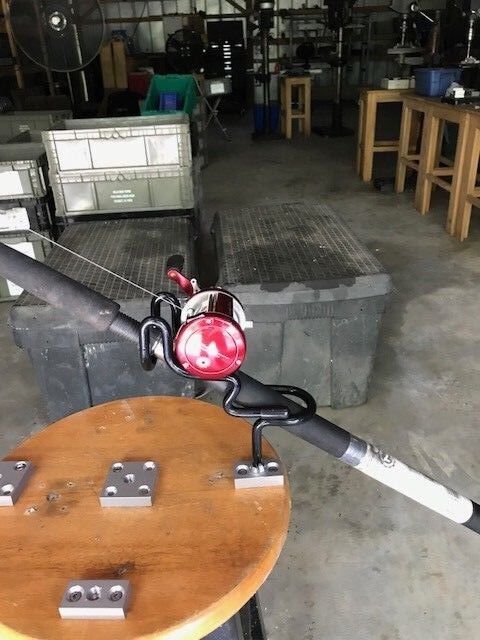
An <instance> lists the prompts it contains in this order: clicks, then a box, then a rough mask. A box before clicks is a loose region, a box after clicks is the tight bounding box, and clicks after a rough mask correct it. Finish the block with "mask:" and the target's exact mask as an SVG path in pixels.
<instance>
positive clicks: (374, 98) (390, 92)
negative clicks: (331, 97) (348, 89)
mask: <svg viewBox="0 0 480 640" xmlns="http://www.w3.org/2000/svg"><path fill="white" fill-rule="evenodd" d="M411 93H413V89H362V90H361V91H360V98H359V101H358V104H359V114H358V136H357V162H356V166H357V173H358V175H359V176H360V177H361V178H362V180H363V181H364V182H370V181H371V179H372V171H373V154H374V153H386V152H389V151H390V152H391V151H397V150H398V146H399V141H398V140H375V128H376V123H377V105H378V104H383V103H386V102H403V100H404V98H405V97H406V96H408V95H410V94H411Z"/></svg>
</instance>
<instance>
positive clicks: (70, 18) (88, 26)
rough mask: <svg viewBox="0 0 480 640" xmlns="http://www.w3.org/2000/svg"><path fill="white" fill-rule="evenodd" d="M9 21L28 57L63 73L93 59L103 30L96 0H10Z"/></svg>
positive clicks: (101, 38) (102, 20) (85, 64)
mask: <svg viewBox="0 0 480 640" xmlns="http://www.w3.org/2000/svg"><path fill="white" fill-rule="evenodd" d="M10 22H11V26H12V32H13V36H14V38H15V40H16V42H17V44H18V46H19V47H20V49H21V50H22V51H23V53H24V54H25V55H26V56H27V57H28V58H30V59H31V60H33V62H35V63H36V64H38V65H40V66H41V67H44V68H46V69H47V70H50V71H60V72H66V73H69V72H71V71H78V70H80V69H83V68H84V67H86V66H87V65H88V64H89V63H90V62H92V60H93V59H94V58H95V57H96V56H97V54H98V52H99V50H100V47H101V44H102V41H103V36H104V30H105V21H104V18H103V12H102V10H101V8H100V5H99V3H98V1H97V0H11V3H10Z"/></svg>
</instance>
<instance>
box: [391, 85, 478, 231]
mask: <svg viewBox="0 0 480 640" xmlns="http://www.w3.org/2000/svg"><path fill="white" fill-rule="evenodd" d="M413 111H421V112H423V113H424V125H423V134H422V144H421V149H420V154H418V155H409V154H408V152H405V149H406V147H407V145H408V138H409V127H410V126H411V114H412V112H413ZM469 118H470V112H469V110H468V109H465V108H462V107H456V106H454V105H449V104H445V103H442V102H439V101H438V100H434V99H432V98H422V97H420V96H416V97H415V98H408V99H406V100H405V101H404V105H403V115H402V127H401V133H400V150H399V157H398V163H397V177H396V190H397V193H400V192H401V191H403V189H404V184H405V168H406V167H407V166H408V167H410V168H412V169H414V170H415V171H417V172H418V176H417V186H416V190H415V207H416V208H417V210H418V211H419V212H420V213H421V214H422V215H424V214H426V213H427V212H428V211H429V210H430V200H431V194H432V187H433V185H436V186H439V187H440V188H442V189H445V190H446V191H448V192H449V193H450V197H449V205H448V215H447V224H446V228H447V231H448V232H449V233H451V234H453V233H454V230H455V224H456V216H457V209H458V202H459V197H460V184H461V177H462V175H461V174H462V171H463V167H464V156H465V151H466V145H467V140H468V124H469ZM445 122H454V123H457V124H458V138H457V147H456V150H455V159H454V161H453V162H452V161H451V160H450V159H449V158H445V157H444V156H442V155H441V148H442V139H443V128H444V125H445ZM447 177H449V178H451V181H450V182H449V181H448V180H445V178H447Z"/></svg>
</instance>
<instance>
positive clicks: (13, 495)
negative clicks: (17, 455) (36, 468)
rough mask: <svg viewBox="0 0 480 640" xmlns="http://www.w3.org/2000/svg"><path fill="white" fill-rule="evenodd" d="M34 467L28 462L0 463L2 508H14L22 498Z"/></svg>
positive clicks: (6, 461)
mask: <svg viewBox="0 0 480 640" xmlns="http://www.w3.org/2000/svg"><path fill="white" fill-rule="evenodd" d="M32 472H33V465H32V463H31V462H27V461H26V460H2V461H1V462H0V507H12V506H13V505H14V504H15V502H16V501H17V500H18V498H19V497H20V494H21V493H22V491H23V489H24V488H25V485H26V483H27V480H28V478H29V477H30V476H31V474H32Z"/></svg>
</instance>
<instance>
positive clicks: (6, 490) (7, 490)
mask: <svg viewBox="0 0 480 640" xmlns="http://www.w3.org/2000/svg"><path fill="white" fill-rule="evenodd" d="M14 489H15V487H14V486H13V484H4V485H3V487H2V495H4V496H11V495H12V493H13V490H14Z"/></svg>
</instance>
